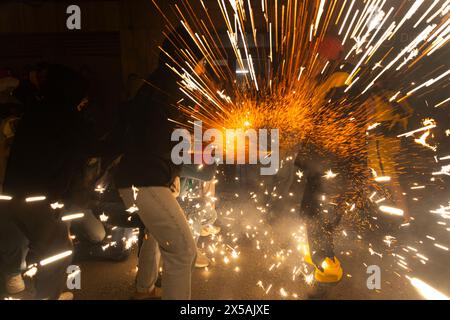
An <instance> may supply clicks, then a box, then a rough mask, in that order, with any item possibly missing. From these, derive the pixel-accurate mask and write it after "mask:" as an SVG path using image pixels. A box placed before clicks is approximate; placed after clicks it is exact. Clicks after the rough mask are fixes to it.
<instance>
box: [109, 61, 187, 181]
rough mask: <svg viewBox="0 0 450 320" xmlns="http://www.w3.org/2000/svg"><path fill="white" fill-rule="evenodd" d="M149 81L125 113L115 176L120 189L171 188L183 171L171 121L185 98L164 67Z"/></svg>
mask: <svg viewBox="0 0 450 320" xmlns="http://www.w3.org/2000/svg"><path fill="white" fill-rule="evenodd" d="M147 82H148V83H144V85H143V86H142V88H141V89H140V90H139V92H138V93H137V95H136V96H135V98H134V99H133V100H132V101H130V102H129V103H128V104H127V108H128V110H127V112H123V113H122V114H123V117H125V118H126V119H125V121H122V123H123V126H124V127H126V134H125V141H124V152H123V157H122V160H121V162H120V164H119V168H118V170H117V173H116V177H115V182H116V186H117V187H118V188H129V187H131V186H135V187H149V186H162V187H169V186H170V185H171V183H172V182H173V180H174V178H175V177H176V176H177V175H178V174H179V168H178V167H177V166H175V165H174V164H173V163H172V160H171V151H172V147H173V145H174V143H172V142H171V135H172V131H173V129H174V126H173V125H172V123H171V122H169V121H168V118H169V117H170V118H173V117H172V116H173V115H174V113H173V112H172V111H174V110H175V107H174V106H175V105H176V103H177V101H178V100H179V99H180V98H181V92H180V90H179V89H178V86H177V79H176V77H175V75H173V73H172V71H171V70H169V69H168V68H167V67H165V66H163V65H161V66H160V67H159V68H158V69H157V70H156V71H155V72H154V73H152V74H151V75H150V76H149V78H148V79H147ZM122 120H124V119H122Z"/></svg>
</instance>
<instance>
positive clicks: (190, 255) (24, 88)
mask: <svg viewBox="0 0 450 320" xmlns="http://www.w3.org/2000/svg"><path fill="white" fill-rule="evenodd" d="M162 49H163V50H162V51H163V52H164V53H163V54H161V57H160V61H159V66H158V68H157V69H156V70H155V71H154V72H153V73H152V74H151V75H150V76H149V77H148V78H147V79H144V80H143V81H142V86H141V87H140V89H139V90H138V91H137V93H136V94H135V95H133V96H132V97H131V98H130V99H128V100H127V101H125V102H124V103H123V104H122V105H121V106H120V110H119V116H118V121H117V123H116V124H115V125H114V126H113V128H112V129H111V130H110V131H109V132H108V133H107V134H104V135H102V136H100V137H97V135H96V134H94V133H93V127H94V126H95V123H93V121H92V118H91V117H90V108H91V103H92V101H91V96H90V94H91V92H90V88H89V85H88V83H87V82H86V81H85V79H83V77H82V75H81V74H80V73H79V72H76V71H74V70H72V69H70V68H68V67H65V66H61V65H56V64H48V63H47V64H46V63H40V64H37V65H35V66H33V67H30V68H29V70H28V71H27V73H26V75H25V76H23V77H14V76H13V75H12V74H11V72H10V71H8V70H2V71H1V74H0V92H1V95H0V98H1V101H0V103H1V108H0V112H1V132H0V135H1V140H0V143H1V145H0V187H1V190H0V195H1V196H0V211H1V214H0V272H1V275H2V279H3V281H4V283H5V289H6V292H7V294H8V295H14V294H18V293H20V292H22V291H24V290H26V288H25V282H24V279H23V276H22V274H23V273H24V272H30V270H32V269H33V268H36V270H37V273H36V274H35V275H34V287H35V295H34V298H36V299H71V298H73V296H72V295H71V294H70V293H69V292H64V286H65V285H66V277H67V273H66V270H67V267H68V266H69V265H70V264H71V261H72V259H73V256H74V252H75V254H76V253H78V252H79V251H80V247H75V248H74V242H73V241H72V240H73V238H74V235H76V236H79V237H82V238H83V239H84V240H85V242H86V243H88V245H86V243H85V246H88V247H89V249H88V251H89V252H90V254H91V255H96V256H102V257H105V258H112V259H122V258H124V257H127V256H128V255H129V251H130V246H129V245H128V244H127V243H126V241H125V242H124V241H122V239H126V240H128V239H130V237H131V236H132V235H134V234H136V235H137V236H138V240H139V253H138V257H139V258H138V271H137V275H136V282H135V285H136V292H135V295H134V298H135V299H153V298H155V299H157V298H161V297H162V298H163V299H190V297H191V277H192V270H193V268H194V267H199V268H201V267H206V266H208V265H209V263H210V261H209V259H208V257H207V256H206V255H205V254H204V253H203V252H202V251H201V249H199V245H198V241H199V238H200V237H201V236H203V237H204V236H210V235H215V234H218V233H219V232H220V227H217V226H215V222H216V220H217V212H216V207H215V201H216V194H215V174H216V171H217V166H216V165H210V166H206V165H205V166H197V165H181V166H176V165H174V164H173V162H172V161H171V151H172V147H173V142H171V134H172V132H173V129H174V123H173V122H170V121H168V119H169V118H171V119H176V118H177V117H180V116H182V115H180V114H176V108H172V106H173V105H174V104H176V102H177V101H178V100H180V99H182V96H181V91H180V90H179V89H178V84H177V78H176V76H175V75H174V74H173V73H171V72H168V70H167V67H166V63H167V57H168V55H167V53H169V56H170V52H173V50H175V48H174V45H173V43H172V41H170V40H166V42H165V43H164V45H163V47H162ZM200 56H201V55H200ZM204 61H205V60H204V58H201V57H200V58H199V60H198V64H197V66H196V68H195V69H194V70H193V72H196V73H198V74H202V73H204V72H206V70H205V64H204ZM341 73H343V75H339V74H338V75H336V77H330V78H329V79H334V80H335V81H333V83H324V84H323V86H325V87H327V88H322V89H323V90H322V91H323V92H322V94H323V95H324V97H325V96H326V94H327V93H329V91H332V90H334V89H336V88H342V87H344V86H345V81H339V79H341V80H342V79H346V78H347V77H348V73H345V72H344V71H341ZM148 84H151V85H148ZM323 86H322V87H323ZM373 99H374V100H376V99H381V98H377V97H373ZM372 105H376V106H379V105H382V104H381V103H378V102H375V103H373V104H370V106H372ZM377 114H383V115H384V118H382V119H379V122H380V123H384V124H386V123H393V120H392V119H393V117H388V115H387V114H386V112H378V113H377ZM405 118H406V117H405ZM397 120H399V121H400V120H402V119H397ZM397 122H398V121H397ZM379 139H382V138H381V137H380V138H379ZM392 143H394V142H392ZM380 145H383V146H384V147H385V148H390V149H389V150H390V151H392V150H393V149H395V148H394V147H392V148H391V147H390V146H386V143H384V142H383V143H382V144H380V143H379V141H378V142H377V140H376V139H375V140H373V141H371V142H370V146H371V147H372V146H374V148H375V151H374V152H375V155H374V156H373V157H372V158H371V157H369V159H375V163H374V164H373V167H377V166H381V167H380V168H379V170H380V172H383V174H385V175H387V174H389V175H391V176H393V177H394V176H395V174H394V172H390V173H387V172H384V171H389V170H390V169H389V167H388V166H387V165H386V161H384V162H383V161H381V160H386V158H387V157H388V156H390V151H389V152H388V151H386V152H383V150H381V151H380ZM377 148H378V149H377ZM299 149H300V150H301V152H298V150H297V151H296V152H293V153H292V157H287V159H290V161H285V162H284V164H283V165H282V167H281V168H280V171H279V173H278V175H277V176H276V178H275V180H276V183H275V184H274V185H278V186H279V188H278V192H279V193H280V194H281V195H283V194H287V193H288V192H289V189H290V186H291V184H292V182H293V180H294V177H295V173H296V171H297V170H298V169H300V170H302V172H303V174H304V177H305V180H306V182H307V184H306V186H305V190H304V195H303V200H302V203H301V211H302V212H305V213H306V216H307V219H306V220H307V227H308V234H309V241H310V251H311V257H310V260H311V263H312V264H313V265H314V266H315V267H316V272H317V277H316V279H317V280H320V279H325V282H327V281H328V282H332V281H339V280H340V278H341V277H342V268H341V267H340V264H339V260H338V259H337V258H336V257H335V254H334V248H333V232H334V229H335V228H336V226H337V224H338V223H339V220H340V217H341V216H342V212H341V211H342V208H343V207H344V204H343V201H344V198H343V197H341V196H342V195H343V194H344V193H345V189H346V188H348V186H347V185H346V183H347V182H348V181H347V180H346V179H344V178H343V179H341V177H339V178H338V179H336V181H335V183H334V184H333V185H331V184H330V183H324V181H323V180H324V177H323V174H324V172H325V171H326V170H327V168H330V167H332V166H333V165H335V164H336V163H339V161H338V160H336V159H334V158H333V156H332V155H330V156H329V157H326V156H324V155H323V153H322V152H318V151H317V150H316V146H315V145H314V144H308V143H306V144H303V145H301V146H300V147H299ZM372 149H373V148H372ZM371 152H372V151H371ZM369 153H370V152H369ZM382 158H383V159H382ZM344 166H345V164H344ZM392 171H394V170H392ZM342 177H343V176H342ZM195 186H196V190H197V191H198V192H197V193H198V201H200V202H201V206H199V208H201V209H200V210H193V212H189V211H186V210H184V209H183V206H182V205H180V203H182V202H183V200H184V199H185V198H186V197H187V196H189V195H188V194H189V191H190V190H192V189H193V188H194V187H195ZM395 186H398V184H395ZM393 188H394V187H393ZM95 191H97V192H95ZM98 193H101V197H100V198H99V197H98ZM395 194H396V195H400V196H401V194H402V192H401V190H395ZM319 195H320V197H319ZM324 195H326V196H327V197H328V196H329V197H330V198H332V199H334V200H335V201H334V204H333V208H330V209H329V210H323V207H322V203H321V200H320V199H321V197H324ZM400 201H401V200H400ZM277 205H278V204H277V203H276V202H274V203H272V204H270V205H268V206H269V207H270V208H271V210H272V211H281V210H279V209H276V207H277ZM405 206H406V205H405ZM325 211H326V213H327V214H324V213H323V212H325ZM105 212H107V214H108V217H107V218H105ZM79 218H81V219H79ZM106 221H108V223H111V225H114V226H115V227H114V228H108V227H107V224H105V222H106ZM112 237H116V238H117V243H122V246H120V245H119V246H116V250H111V251H108V253H105V252H104V250H101V247H102V245H104V244H105V239H106V238H109V239H111V238H112ZM108 241H109V243H110V242H111V240H108ZM323 261H327V265H328V266H329V267H330V266H334V267H335V268H334V269H333V268H328V269H329V270H334V271H332V272H334V273H333V275H331V276H330V275H329V274H326V272H325V271H326V270H324V268H323ZM161 270H163V271H162V275H161ZM321 276H322V278H321ZM327 277H328V278H327ZM161 279H162V281H160V280H161ZM327 279H328V280H327ZM329 279H331V280H329ZM160 289H162V290H160ZM161 291H162V292H161Z"/></svg>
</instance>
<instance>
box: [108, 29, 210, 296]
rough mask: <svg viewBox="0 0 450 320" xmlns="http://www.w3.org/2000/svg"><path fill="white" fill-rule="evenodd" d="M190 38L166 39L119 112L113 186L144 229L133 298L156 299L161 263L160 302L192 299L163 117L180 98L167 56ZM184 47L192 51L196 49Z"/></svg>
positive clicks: (181, 34)
mask: <svg viewBox="0 0 450 320" xmlns="http://www.w3.org/2000/svg"><path fill="white" fill-rule="evenodd" d="M180 39H182V40H183V41H180ZM189 39H190V36H189V35H188V34H187V33H186V31H184V30H183V29H181V28H178V29H177V30H176V31H175V33H172V34H171V35H169V36H167V38H166V40H165V42H164V44H163V46H162V48H161V50H162V51H163V52H162V53H161V55H160V59H159V65H158V67H157V69H156V70H155V71H154V72H153V73H152V74H151V75H150V76H149V77H148V78H147V79H146V80H145V81H144V85H143V86H142V87H141V89H140V90H139V91H138V93H137V94H136V96H135V97H134V98H133V99H132V100H131V101H130V102H129V103H128V104H127V110H126V111H125V112H123V116H124V117H125V119H124V124H125V126H126V128H124V129H125V131H126V133H125V135H124V137H125V138H124V144H123V145H124V147H123V148H124V150H123V156H122V159H121V162H120V164H119V166H118V168H117V173H116V177H115V183H116V186H117V188H118V189H119V192H120V195H121V197H122V200H123V202H124V204H125V206H126V207H127V208H130V210H132V211H135V212H136V214H138V215H139V217H140V219H141V221H142V223H143V224H144V225H145V228H146V235H145V239H144V241H143V244H142V245H141V249H140V254H139V262H138V274H137V277H136V294H135V298H136V299H145V298H152V297H154V298H158V297H159V293H156V289H155V283H156V281H157V278H158V271H159V265H160V264H159V262H160V259H162V262H163V265H164V274H163V279H162V298H163V299H168V300H186V299H190V297H191V273H192V270H193V267H194V262H195V258H196V252H197V248H196V244H195V242H194V239H193V237H192V233H191V230H190V227H189V224H188V221H187V220H186V216H185V213H184V212H183V209H182V208H181V207H180V205H179V204H178V202H177V199H176V196H175V195H174V194H173V193H172V190H171V186H172V185H174V184H175V181H179V167H177V166H175V165H174V164H173V162H172V160H171V151H172V147H173V145H174V143H173V142H171V135H172V132H173V129H175V128H174V126H173V124H172V122H170V121H169V120H168V118H171V117H172V116H173V113H172V110H173V109H172V108H173V106H175V105H176V103H177V101H179V100H180V99H181V98H182V95H181V91H180V90H179V88H178V84H177V80H178V79H177V77H176V75H175V74H174V73H173V71H172V70H170V69H169V68H168V66H167V64H170V58H169V57H168V56H172V57H174V56H176V55H177V53H178V52H179V51H178V49H177V48H176V46H178V48H182V49H187V47H188V45H187V43H190V41H189ZM189 48H190V49H191V50H193V51H195V44H194V43H192V44H191V45H190V46H189ZM196 58H198V60H197V61H200V62H198V64H197V66H196V68H195V69H197V70H198V72H202V68H203V65H202V61H203V59H202V57H201V54H200V53H198V54H197V56H196Z"/></svg>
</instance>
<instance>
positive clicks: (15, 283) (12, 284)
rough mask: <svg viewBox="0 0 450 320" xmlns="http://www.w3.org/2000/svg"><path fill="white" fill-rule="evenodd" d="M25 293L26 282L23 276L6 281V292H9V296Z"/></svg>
mask: <svg viewBox="0 0 450 320" xmlns="http://www.w3.org/2000/svg"><path fill="white" fill-rule="evenodd" d="M23 291H25V282H24V281H23V278H22V275H21V274H19V275H17V276H13V277H10V278H9V279H7V280H6V292H8V294H18V293H21V292H23Z"/></svg>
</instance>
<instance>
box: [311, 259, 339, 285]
mask: <svg viewBox="0 0 450 320" xmlns="http://www.w3.org/2000/svg"><path fill="white" fill-rule="evenodd" d="M305 262H306V263H308V264H310V265H312V266H314V268H315V271H314V279H315V281H317V282H318V283H321V284H337V283H339V282H340V281H341V280H342V275H343V273H344V270H343V269H342V267H341V263H340V261H339V259H338V258H337V257H334V258H332V259H330V258H328V257H327V258H326V259H325V260H324V261H323V262H322V265H321V266H320V268H319V267H317V266H316V265H315V264H314V262H313V261H312V258H311V256H310V255H309V254H307V255H306V256H305Z"/></svg>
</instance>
